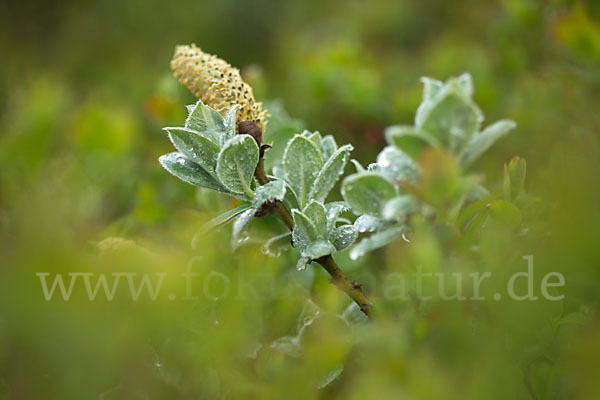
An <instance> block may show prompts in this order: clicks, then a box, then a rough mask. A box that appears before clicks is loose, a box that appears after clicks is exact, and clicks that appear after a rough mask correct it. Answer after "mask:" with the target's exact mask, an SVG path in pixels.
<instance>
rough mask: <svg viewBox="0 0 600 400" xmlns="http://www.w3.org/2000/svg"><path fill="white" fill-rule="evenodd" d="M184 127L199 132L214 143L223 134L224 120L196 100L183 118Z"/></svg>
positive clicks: (219, 141)
mask: <svg viewBox="0 0 600 400" xmlns="http://www.w3.org/2000/svg"><path fill="white" fill-rule="evenodd" d="M185 127H186V128H188V129H192V130H194V131H197V132H199V133H200V134H201V135H203V136H206V137H207V138H209V139H211V140H212V141H213V142H215V143H221V136H223V135H224V134H225V122H224V121H223V117H222V116H221V114H219V113H218V112H217V111H215V110H213V109H212V108H210V107H209V106H207V105H205V104H204V103H202V100H198V102H197V103H196V104H195V106H194V108H193V109H192V110H191V111H190V113H189V115H188V117H187V119H186V120H185Z"/></svg>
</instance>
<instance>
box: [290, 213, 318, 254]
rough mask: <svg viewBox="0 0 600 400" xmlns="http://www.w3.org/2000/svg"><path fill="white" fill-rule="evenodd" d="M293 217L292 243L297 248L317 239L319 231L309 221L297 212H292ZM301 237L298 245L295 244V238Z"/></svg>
mask: <svg viewBox="0 0 600 400" xmlns="http://www.w3.org/2000/svg"><path fill="white" fill-rule="evenodd" d="M292 216H293V217H294V243H295V244H296V245H298V247H300V248H302V247H306V246H308V244H309V243H310V242H314V241H316V240H317V239H318V238H319V231H318V230H317V227H316V226H315V224H314V223H313V222H312V221H311V219H310V218H309V217H308V216H306V215H305V214H304V213H302V212H301V211H299V210H292ZM298 235H300V236H301V239H302V240H301V241H300V243H296V236H298Z"/></svg>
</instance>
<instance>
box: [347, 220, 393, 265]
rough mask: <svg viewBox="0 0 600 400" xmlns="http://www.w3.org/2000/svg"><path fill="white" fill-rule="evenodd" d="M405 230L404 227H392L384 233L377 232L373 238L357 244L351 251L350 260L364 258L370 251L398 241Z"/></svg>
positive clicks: (370, 237)
mask: <svg viewBox="0 0 600 400" xmlns="http://www.w3.org/2000/svg"><path fill="white" fill-rule="evenodd" d="M403 231H404V228H402V227H391V228H388V229H386V230H383V231H379V232H376V233H374V234H372V235H371V236H369V237H367V238H364V239H363V240H361V241H360V242H358V244H356V245H355V246H354V247H352V249H350V259H352V260H356V259H358V258H359V257H362V256H364V255H365V254H367V253H368V252H369V251H373V250H375V249H378V248H380V247H383V246H385V245H386V244H388V243H390V242H391V241H392V240H394V239H396V238H397V237H399V236H400V235H402V232H403Z"/></svg>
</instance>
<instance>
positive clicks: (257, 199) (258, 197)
mask: <svg viewBox="0 0 600 400" xmlns="http://www.w3.org/2000/svg"><path fill="white" fill-rule="evenodd" d="M284 196H285V182H284V181H271V182H269V183H267V184H265V185H262V186H259V187H257V188H256V190H255V191H254V198H253V199H252V205H253V206H254V207H255V208H258V207H260V206H261V205H263V204H264V203H267V202H270V201H274V200H283V198H284Z"/></svg>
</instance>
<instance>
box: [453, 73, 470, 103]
mask: <svg viewBox="0 0 600 400" xmlns="http://www.w3.org/2000/svg"><path fill="white" fill-rule="evenodd" d="M456 82H457V83H458V86H460V88H461V89H462V93H463V95H464V96H466V97H469V98H471V97H473V78H472V77H471V74H469V73H468V72H465V73H464V74H461V75H460V76H459V77H458V78H456Z"/></svg>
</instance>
